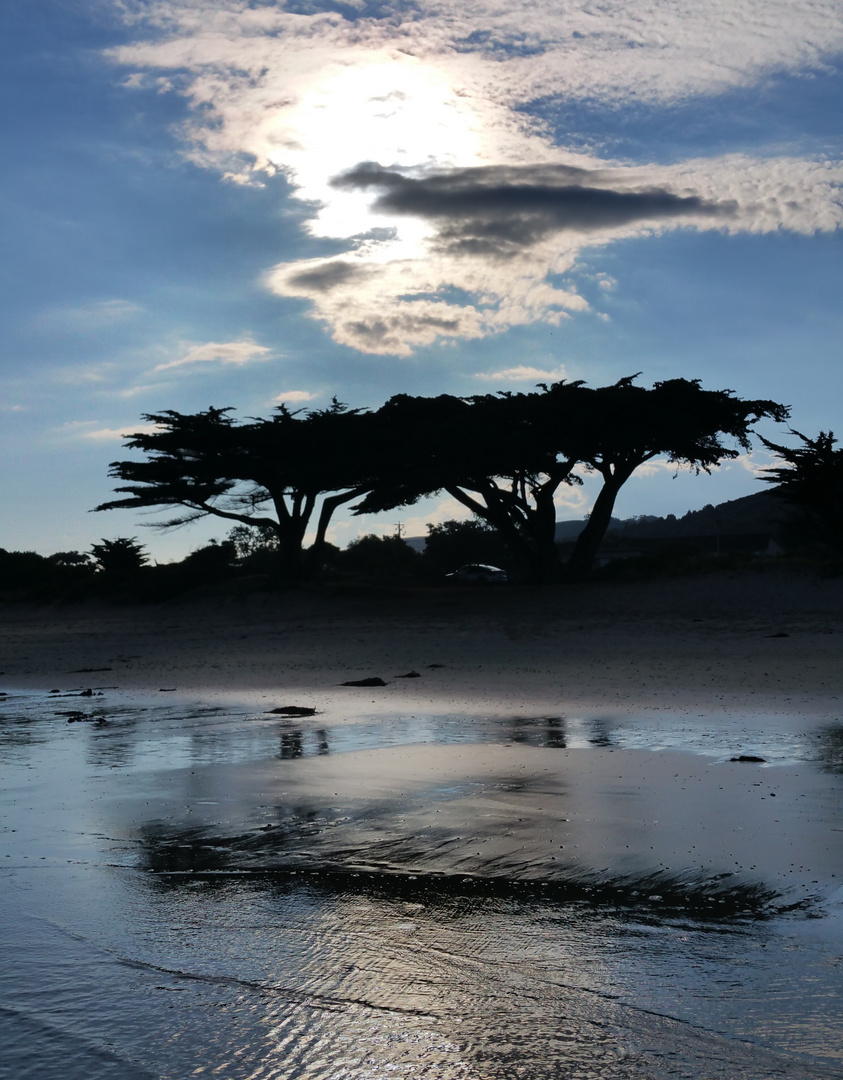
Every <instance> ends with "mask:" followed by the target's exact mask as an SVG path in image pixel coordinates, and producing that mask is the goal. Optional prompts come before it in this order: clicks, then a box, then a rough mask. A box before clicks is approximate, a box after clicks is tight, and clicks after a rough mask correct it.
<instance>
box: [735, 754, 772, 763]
mask: <svg viewBox="0 0 843 1080" xmlns="http://www.w3.org/2000/svg"><path fill="white" fill-rule="evenodd" d="M729 761H745V762H749V763H751V764H754V765H763V764H766V762H767V759H766V758H763V757H758V755H757V754H739V755H738V757H730V758H729Z"/></svg>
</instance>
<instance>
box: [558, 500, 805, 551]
mask: <svg viewBox="0 0 843 1080" xmlns="http://www.w3.org/2000/svg"><path fill="white" fill-rule="evenodd" d="M783 511H784V506H783V504H782V501H781V499H779V498H777V497H776V496H775V495H773V494H771V493H770V492H769V491H759V492H756V494H754V495H745V496H744V497H743V498H742V499H730V500H729V501H728V502H722V503H718V504H717V505H716V506H712V505H711V504H710V503H709V505H708V506H704V507H703V508H702V510H689V511H688V513H687V514H683V515H682V517H676V515H675V514H668V515H667V517H656V516H654V515H650V514H642V515H641V516H640V517H632V518H612V524H611V525H610V527H609V531H608V533H607V539H608V537H610V536H611V537H613V539H616V540H620V539H622V540H624V541H629V542H633V541H637V540H672V539H680V538H682V537H691V536H694V537H697V536H717V535H718V534H719V535H732V536H740V535H745V534H748V533H771V534H773V533H776V532H777V530H778V527H779V525H780V524H781V521H782V516H783ZM584 524H585V522H584V521H583V520H569V521H558V522H557V523H556V542H557V543H565V542H566V541H571V540H575V539H576V538H577V536H578V535H579V534H580V532H581V531H582V527H583V525H584Z"/></svg>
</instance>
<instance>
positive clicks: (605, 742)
mask: <svg viewBox="0 0 843 1080" xmlns="http://www.w3.org/2000/svg"><path fill="white" fill-rule="evenodd" d="M588 726H589V727H590V728H591V734H590V735H589V737H588V741H589V742H590V743H591V745H592V746H611V745H612V729H611V726H610V724H609V721H608V720H605V719H603V718H602V717H593V718H592V719H591V720H589V721H588Z"/></svg>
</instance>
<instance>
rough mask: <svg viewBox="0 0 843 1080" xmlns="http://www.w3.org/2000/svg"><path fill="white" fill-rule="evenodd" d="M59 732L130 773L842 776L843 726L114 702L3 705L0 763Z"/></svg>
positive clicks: (718, 718) (783, 718)
mask: <svg viewBox="0 0 843 1080" xmlns="http://www.w3.org/2000/svg"><path fill="white" fill-rule="evenodd" d="M76 709H78V710H79V711H80V712H82V713H83V714H84V715H85V716H86V717H88V718H90V720H89V722H84V723H78V724H77V723H74V724H69V725H67V723H66V717H65V716H64V715H61V714H62V713H67V712H70V711H72V710H76ZM62 725H66V726H67V727H68V729H69V733H70V732H72V734H73V735H74V737H76V738H79V737H81V738H83V739H85V741H86V747H87V749H86V754H87V758H88V761H89V763H90V764H91V765H94V766H101V767H104V768H116V767H119V768H131V769H135V770H139V771H143V770H146V769H157V768H160V767H161V766H162V765H164V766H166V767H169V768H186V767H187V766H189V765H207V764H213V763H215V762H216V763H225V762H245V761H252V760H258V759H262V758H266V757H269V756H276V757H279V758H282V759H293V758H302V757H312V756H315V755H325V754H337V753H345V752H350V751H359V750H371V749H376V748H380V747H396V746H409V745H413V744H416V743H430V744H438V745H443V744H460V743H484V742H488V743H504V744H506V743H514V744H522V745H527V746H535V747H545V748H548V749H582V748H588V747H614V748H616V749H631V750H682V751H686V752H689V753H693V754H701V755H704V756H706V757H711V758H715V759H728V758H730V757H732V756H733V755H740V754H755V755H759V756H761V757H763V758H764V759H765V760H766V762H768V763H769V764H770V765H784V764H792V763H795V762H800V761H808V762H815V763H817V764H819V765H821V766H822V767H824V768H826V769H829V770H831V771H834V772H839V771H841V770H843V720H841V721H839V722H835V723H827V722H824V723H819V722H815V721H807V720H806V719H805V718H804V717H798V716H788V715H769V714H740V715H732V714H713V715H712V714H699V715H697V716H688V715H673V714H670V713H669V712H667V711H664V712H655V711H652V712H648V713H641V714H637V715H633V716H627V715H624V716H612V715H607V714H603V715H596V716H582V715H576V714H574V715H558V716H552V715H545V716H506V715H503V716H483V715H477V716H469V715H465V714H460V713H456V714H434V713H424V712H418V713H396V714H393V715H380V714H379V715H376V716H371V715H370V716H366V714H365V713H363V714H362V715H361V716H360V717H359V718H357V719H355V720H353V721H349V720H347V719H346V718H345V716H343V717H342V718H341V719H339V720H338V719H337V717H336V716H332V715H331V712H330V711H329V710H326V711H325V713H323V714H321V715H317V716H315V717H309V718H307V719H296V718H291V717H278V716H271V715H269V714H267V713H261V712H255V711H253V710H249V709H246V708H232V707H226V708H223V707H220V706H191V707H187V706H184V705H183V704H174V705H161V704H158V703H157V702H155V701H152V702H151V703H145V704H144V705H137V704H125V703H122V702H121V701H120V700H119V699H117V700H114V701H111V700H109V699H108V697H105V698H103V699H98V700H97V699H93V700H91V699H87V700H86V699H80V698H70V697H61V698H48V699H46V700H45V698H44V696H43V695H19V696H15V697H11V698H9V699H7V700H6V701H5V702H2V703H0V760H3V759H4V758H5V759H8V760H15V759H16V758H18V757H20V756H21V755H22V756H23V757H25V756H26V754H27V752H28V748H30V747H32V746H33V745H34V744H35V743H39V742H43V741H44V740H45V739H46V738H48V735H47V732H48V730H49V729H50V728H52V727H55V726H62Z"/></svg>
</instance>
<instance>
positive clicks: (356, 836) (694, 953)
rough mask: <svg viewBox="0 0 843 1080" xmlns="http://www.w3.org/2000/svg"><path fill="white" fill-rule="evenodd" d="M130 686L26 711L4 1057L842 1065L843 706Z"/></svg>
mask: <svg viewBox="0 0 843 1080" xmlns="http://www.w3.org/2000/svg"><path fill="white" fill-rule="evenodd" d="M101 692H102V694H103V696H102V697H96V696H93V695H92V696H90V697H75V696H67V697H65V696H62V695H44V694H25V693H14V694H12V695H10V696H9V697H7V698H6V700H5V701H3V702H1V703H0V770H2V776H3V779H4V784H3V794H2V809H3V843H2V846H0V870H2V878H3V888H2V893H0V927H2V953H3V955H2V963H0V1076H2V1077H6V1076H8V1077H10V1078H12V1077H14V1078H15V1080H17V1078H22V1080H25V1078H28V1077H38V1078H39V1080H40V1078H42V1077H51V1076H62V1077H63V1078H68V1080H76V1078H80V1080H81V1078H86V1080H89V1078H90V1080H98V1078H100V1077H103V1078H105V1077H108V1078H111V1077H114V1078H121V1080H122V1078H135V1077H144V1078H147V1077H159V1078H162V1080H163V1078H167V1080H170V1078H173V1080H181V1078H187V1077H193V1076H202V1075H208V1076H221V1077H225V1078H229V1077H230V1078H232V1080H239V1078H241V1077H242V1078H244V1080H245V1078H258V1077H261V1078H263V1077H283V1078H292V1077H302V1078H306V1080H316V1078H322V1077H324V1078H331V1080H332V1078H335V1077H354V1078H357V1077H360V1078H364V1077H365V1078H367V1080H368V1078H375V1077H377V1078H380V1077H384V1078H386V1077H389V1078H392V1077H394V1076H413V1077H418V1076H429V1077H434V1076H435V1077H438V1078H443V1080H450V1078H452V1077H454V1078H455V1077H460V1078H462V1077H466V1078H498V1077H500V1078H504V1077H521V1076H524V1077H566V1078H567V1077H572V1078H579V1077H588V1078H595V1080H609V1078H612V1080H614V1078H626V1077H629V1078H635V1080H638V1078H645V1077H647V1078H653V1080H658V1078H661V1077H695V1078H699V1077H724V1078H725V1077H735V1078H742V1077H746V1078H750V1077H752V1078H759V1080H761V1078H768V1077H774V1076H781V1077H788V1078H796V1077H808V1076H812V1077H818V1076H843V1020H841V1017H843V980H841V968H842V967H843V914H842V913H843V906H841V896H840V894H839V891H838V888H837V882H838V881H839V880H840V878H841V875H843V800H841V799H840V785H841V783H842V782H843V779H842V778H841V771H843V770H842V769H841V765H842V764H843V754H841V745H843V735H842V734H841V732H843V724H841V725H839V726H837V725H832V724H827V723H826V724H813V723H811V722H810V721H809V720H806V719H804V718H797V717H788V716H786V715H781V716H774V717H770V716H742V717H734V716H731V717H730V716H725V715H724V716H722V717H717V718H709V717H690V718H689V717H673V716H670V715H669V714H666V713H650V714H642V715H641V716H639V717H612V716H608V715H607V716H595V717H589V716H567V717H562V716H557V717H541V716H533V715H529V714H528V715H525V716H518V717H492V716H472V715H466V714H461V715H442V716H438V715H428V714H424V713H418V714H415V715H412V714H405V715H398V716H382V715H366V714H365V712H361V713H357V714H353V715H349V714H348V713H347V712H341V711H340V710H339V709H338V710H336V711H332V710H326V712H325V713H323V714H321V715H317V716H314V717H312V718H306V719H295V718H286V717H284V718H279V717H277V716H268V715H266V714H264V713H260V712H255V711H254V710H253V709H251V708H247V707H240V708H236V707H231V706H228V705H226V706H224V707H223V706H219V705H207V704H195V703H186V702H182V701H171V700H169V699H164V698H162V697H161V696H159V697H149V698H148V699H146V700H139V699H137V698H130V697H128V696H123V695H121V694H119V693H118V692H116V691H114V690H109V689H103V690H102V691H101ZM74 711H78V712H80V713H82V715H83V717H84V719H81V720H76V719H73V722H72V723H68V719H69V718H68V717H67V715H62V714H66V713H68V712H74ZM525 712H527V713H528V710H525ZM443 747H444V748H445V749H444V752H443V750H442V748H443ZM740 753H751V754H757V755H760V756H763V757H764V758H766V759H767V761H768V762H769V764H768V765H764V766H759V765H745V764H733V763H730V762H729V758H730V757H732V756H735V755H737V754H740ZM459 755H462V757H460V756H459ZM487 757H488V765H486V766H485V771H483V768H481V759H482V761H483V762H485V759H486V758H487ZM544 762H547V763H548V764H547V766H546V767H545V766H544V765H543V763H544ZM502 763H503V764H502ZM561 763H565V767H566V768H568V769H569V770H570V769H571V768H572V767H573V768H574V770H575V771H574V773H573V774H571V772H570V771H569V772H568V773H566V772H565V771H564V769H560V768H559V766H560V764H561ZM607 763H609V764H610V765H611V768H608V766H607ZM656 765H657V766H658V768H659V769H661V773H660V774H659V775H662V774H663V775H664V777H665V778H667V779H666V780H665V781H664V782H663V783H662V784H661V788H664V789H665V790H667V787H668V786H669V784H672V785H673V787H672V788H670V791H669V792H668V793H667V794H664V795H663V796H662V795H660V794H657V795H655V796H654V795H653V794H652V793H651V792H648V789H647V787H646V785H645V784H644V783H643V782H641V783H639V782H638V781H639V780H641V779H642V778H644V777H646V776H647V775H649V772H648V770H649V769H650V768H651V767H655V766H656ZM722 770H728V771H729V772H728V773H724V772H723V771H722ZM734 770H739V772H737V773H735V772H734ZM615 773H619V774H620V776H618V778H617V779H615ZM545 774H547V775H545ZM572 775H573V777H574V778H573V779H572ZM727 775H728V777H729V779H728V780H724V779H723V778H724V776H727ZM396 777H397V778H398V779H396ZM621 777H622V779H621ZM610 781H611V782H610ZM680 793H681V794H680ZM773 796H775V801H773ZM659 799H661V801H660V802H659ZM729 800H733V802H730V801H729ZM721 803H722V805H720V804H721ZM718 815H719V816H718ZM773 815H777V816H773ZM738 819H739V821H740V824H738V823H737V822H738ZM724 823H729V825H730V830H729V833H728V835H727V832H726V825H725V824H724ZM665 826H667V827H665ZM732 827H733V829H734V831H731V830H732ZM777 828H778V829H780V830H782V831H777ZM707 834H713V835H707ZM739 834H740V835H739ZM727 855H728V857H727ZM732 856H735V858H732Z"/></svg>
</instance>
